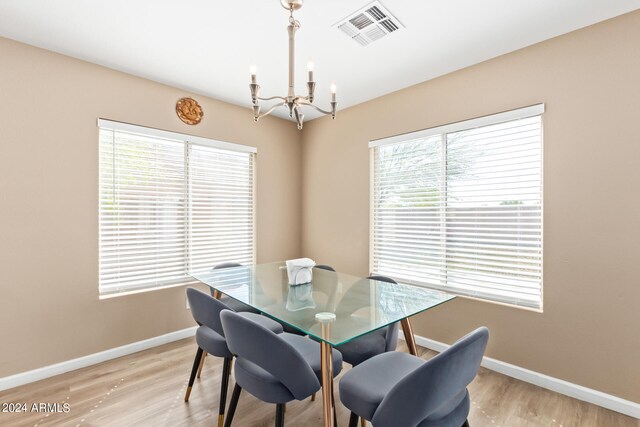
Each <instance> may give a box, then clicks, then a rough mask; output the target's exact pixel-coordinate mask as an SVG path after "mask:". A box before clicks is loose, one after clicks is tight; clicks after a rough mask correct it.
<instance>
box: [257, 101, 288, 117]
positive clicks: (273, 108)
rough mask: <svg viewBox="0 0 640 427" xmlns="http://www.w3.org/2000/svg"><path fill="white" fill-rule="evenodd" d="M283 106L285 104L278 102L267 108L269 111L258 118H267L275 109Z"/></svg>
mask: <svg viewBox="0 0 640 427" xmlns="http://www.w3.org/2000/svg"><path fill="white" fill-rule="evenodd" d="M283 105H285V102H278V103H276V104H273V106H272V107H271V108H269V109H268V110H267V111H265V112H264V113H262V114H260V115H259V116H258V118H259V119H260V118H262V117H264V116H268V115H269V114H271V112H272V111H273V110H275V109H276V108H278V107H281V106H283Z"/></svg>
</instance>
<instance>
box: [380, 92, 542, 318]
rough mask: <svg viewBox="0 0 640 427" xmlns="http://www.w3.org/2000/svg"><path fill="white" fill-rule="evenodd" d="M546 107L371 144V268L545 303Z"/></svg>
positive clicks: (475, 293)
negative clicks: (543, 272) (543, 133)
mask: <svg viewBox="0 0 640 427" xmlns="http://www.w3.org/2000/svg"><path fill="white" fill-rule="evenodd" d="M543 112H544V105H536V106H532V107H527V108H523V109H520V110H515V111H509V112H506V113H500V114H496V115H493V116H488V117H483V118H479V119H474V120H469V121H466V122H460V123H455V124H452V125H447V126H442V127H439V128H434V129H427V130H424V131H420V132H415V133H412V134H406V135H400V136H395V137H391V138H386V139H383V140H378V141H372V142H371V143H370V147H372V161H373V165H372V174H373V176H372V183H373V185H372V191H373V194H372V223H371V226H372V238H371V260H370V261H371V271H372V272H375V273H377V274H383V275H388V276H392V277H394V278H396V279H398V280H401V281H405V282H408V283H414V284H417V285H423V286H427V287H431V288H436V289H441V290H445V291H447V292H451V293H455V294H459V295H465V296H471V297H476V298H481V299H486V300H491V301H496V302H500V303H506V304H513V305H519V306H523V307H529V308H534V309H541V308H542V120H541V114H542V113H543Z"/></svg>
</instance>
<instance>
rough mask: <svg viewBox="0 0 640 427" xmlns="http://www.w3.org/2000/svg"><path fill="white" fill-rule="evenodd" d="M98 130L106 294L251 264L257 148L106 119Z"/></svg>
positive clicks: (102, 270) (102, 274) (103, 287)
mask: <svg viewBox="0 0 640 427" xmlns="http://www.w3.org/2000/svg"><path fill="white" fill-rule="evenodd" d="M99 127H100V137H99V145H100V151H99V153H100V154H99V155H100V181H99V182H100V183H99V187H100V188H99V192H100V208H99V222H100V235H99V240H100V247H99V250H100V254H99V263H100V272H99V287H100V294H101V295H108V294H114V293H118V292H128V291H136V290H141V289H147V288H155V287H165V286H172V285H179V284H185V283H188V282H190V279H189V277H188V273H189V272H191V271H195V270H197V269H203V268H210V267H213V266H214V265H216V264H218V263H221V262H227V261H235V262H239V263H243V264H252V263H253V262H254V240H255V239H254V183H253V175H254V157H255V155H254V152H255V150H254V149H252V148H250V147H245V146H239V145H234V144H229V143H221V142H217V141H212V140H207V139H204V138H198V137H192V136H188V135H181V134H176V133H171V132H164V131H159V130H155V129H149V128H143V127H138V126H133V125H127V124H122V123H117V122H110V121H106V120H100V121H99Z"/></svg>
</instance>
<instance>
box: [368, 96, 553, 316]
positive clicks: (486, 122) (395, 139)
mask: <svg viewBox="0 0 640 427" xmlns="http://www.w3.org/2000/svg"><path fill="white" fill-rule="evenodd" d="M544 112H545V104H542V103H541V104H535V105H531V106H527V107H523V108H519V109H515V110H509V111H505V112H501V113H496V114H491V115H487V116H481V117H477V118H473V119H469V120H463V121H459V122H454V123H450V124H445V125H441V126H435V127H431V128H426V129H422V130H419V131H414V132H407V133H403V134H398V135H394V136H389V137H385V138H380V139H375V140H371V141H369V145H368V146H369V173H370V179H369V184H370V188H369V189H370V198H369V271H370V273H371V274H376V273H377V272H376V271H375V264H376V258H375V255H376V247H375V243H376V240H375V236H376V230H375V225H376V149H377V148H378V147H382V146H386V145H395V144H398V143H409V142H411V141H415V140H418V139H427V138H429V137H435V136H440V140H441V141H442V142H441V144H442V146H441V147H442V149H441V159H440V167H441V169H446V164H447V157H446V156H447V141H446V140H447V135H448V134H450V133H454V132H461V131H467V130H472V129H476V128H480V127H485V126H491V125H497V124H501V123H506V122H510V121H516V120H520V119H526V118H531V117H536V116H540V283H539V287H540V303H539V306H536V307H531V306H527V305H521V304H518V303H515V302H504V301H497V300H493V299H490V298H485V297H479V296H470V295H465V294H460V293H456V290H455V289H450V290H447V289H444V291H445V292H449V293H452V294H455V295H458V296H460V297H464V298H469V299H475V300H479V301H483V302H489V303H492V304H498V305H504V306H509V307H517V308H520V309H524V310H529V311H534V312H540V313H541V312H543V308H544V286H543V285H544V266H543V265H544V123H543V120H542V115H543V114H544ZM444 178H445V182H447V179H448V178H447V174H446V172H445V175H444ZM445 187H446V185H445ZM443 206H444V207H445V210H446V206H447V205H446V193H445V204H444V205H443ZM446 218H448V216H447V217H445V220H444V221H445V224H446V221H447V219H446ZM440 233H442V230H441V231H440ZM445 233H446V228H445ZM446 272H447V269H446V268H445V274H446ZM400 280H402V279H400ZM403 281H404V282H406V283H411V284H414V285H416V286H422V287H427V288H433V289H437V290H443V289H442V288H440V287H439V288H435V287H432V286H430V285H429V284H425V283H419V282H416V281H411V280H403Z"/></svg>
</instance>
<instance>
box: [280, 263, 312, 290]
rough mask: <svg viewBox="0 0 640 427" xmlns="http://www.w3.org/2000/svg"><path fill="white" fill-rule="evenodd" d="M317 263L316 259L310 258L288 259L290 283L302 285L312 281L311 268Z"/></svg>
mask: <svg viewBox="0 0 640 427" xmlns="http://www.w3.org/2000/svg"><path fill="white" fill-rule="evenodd" d="M314 265H316V263H315V261H314V260H312V259H309V258H298V259H290V260H288V261H287V275H288V276H289V284H290V285H302V284H304V283H310V282H311V278H312V273H311V269H312V268H313V266H314Z"/></svg>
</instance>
